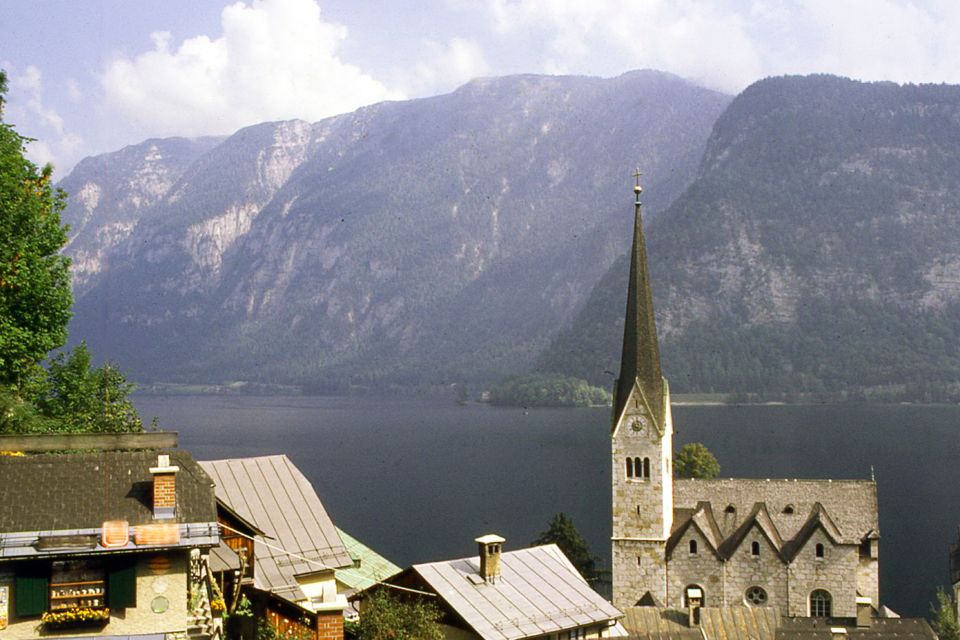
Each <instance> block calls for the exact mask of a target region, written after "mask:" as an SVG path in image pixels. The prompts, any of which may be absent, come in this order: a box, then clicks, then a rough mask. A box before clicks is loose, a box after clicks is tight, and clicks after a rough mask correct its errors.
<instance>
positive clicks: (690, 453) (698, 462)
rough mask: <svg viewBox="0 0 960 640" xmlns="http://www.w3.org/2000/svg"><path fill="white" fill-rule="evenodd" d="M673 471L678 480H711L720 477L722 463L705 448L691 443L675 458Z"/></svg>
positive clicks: (682, 448)
mask: <svg viewBox="0 0 960 640" xmlns="http://www.w3.org/2000/svg"><path fill="white" fill-rule="evenodd" d="M673 471H674V475H676V476H677V477H678V478H700V479H703V480H709V479H710V478H716V477H717V476H718V475H720V463H719V462H717V459H716V458H715V457H713V454H712V453H710V450H709V449H707V448H706V447H705V446H703V445H702V444H700V443H699V442H690V443H687V444H685V445H683V446H682V447H680V451H678V452H677V455H676V456H674V458H673Z"/></svg>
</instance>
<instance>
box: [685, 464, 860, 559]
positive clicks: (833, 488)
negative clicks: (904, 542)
mask: <svg viewBox="0 0 960 640" xmlns="http://www.w3.org/2000/svg"><path fill="white" fill-rule="evenodd" d="M702 501H707V502H710V503H711V504H712V505H713V511H714V516H715V517H716V521H717V524H718V526H719V527H720V531H721V533H722V536H723V537H724V538H727V537H730V536H731V535H733V534H734V533H735V532H736V531H737V529H739V527H740V525H741V524H742V517H743V516H741V515H740V514H747V513H750V512H751V510H752V508H753V507H754V506H755V505H756V503H758V502H763V503H764V504H765V505H766V507H767V510H768V511H767V515H768V516H769V517H770V519H771V520H772V522H773V523H774V524H775V525H776V529H777V531H778V532H779V533H780V537H781V538H782V539H784V540H791V539H793V538H795V537H797V535H798V534H799V533H800V530H801V528H802V527H803V526H804V525H805V524H806V520H807V519H808V518H807V517H806V516H807V514H809V513H812V511H813V509H814V506H815V505H816V504H817V503H819V504H820V505H821V508H822V509H823V510H825V511H826V512H827V513H829V514H830V518H831V521H832V522H833V523H834V525H835V527H836V530H837V531H839V533H840V537H839V540H840V542H841V543H842V544H860V542H861V541H862V540H863V539H864V537H865V536H867V535H868V534H870V533H871V531H872V532H873V535H877V533H878V532H879V519H878V516H877V485H876V483H875V482H873V481H872V480H792V479H791V480H776V479H772V480H759V479H714V480H695V479H688V478H678V479H676V480H674V483H673V504H674V507H675V508H676V509H692V508H694V507H695V506H696V505H697V504H698V503H699V502H702ZM727 505H733V506H734V507H735V513H732V514H727V513H725V511H724V509H725V508H726V506H727ZM786 505H791V506H793V513H789V514H788V513H784V507H785V506H786Z"/></svg>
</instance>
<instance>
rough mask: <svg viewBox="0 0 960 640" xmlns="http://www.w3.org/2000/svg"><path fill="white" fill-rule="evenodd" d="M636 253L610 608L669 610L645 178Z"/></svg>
mask: <svg viewBox="0 0 960 640" xmlns="http://www.w3.org/2000/svg"><path fill="white" fill-rule="evenodd" d="M634 175H635V177H636V180H637V182H636V185H635V186H634V193H635V194H636V199H635V202H634V221H633V246H632V249H631V253H630V281H629V283H628V289H627V311H626V321H625V323H624V329H623V352H622V355H621V357H620V376H619V377H618V378H617V381H616V382H615V383H614V389H613V419H612V431H611V444H612V446H611V459H612V460H611V462H612V466H613V473H612V482H613V536H612V544H613V555H612V560H613V604H614V606H616V607H619V608H621V609H622V608H624V607H629V606H633V605H635V604H637V602H638V601H639V600H640V599H641V598H643V597H644V596H645V595H647V594H648V593H649V596H651V597H652V598H653V599H654V600H655V601H657V602H659V603H661V604H666V602H667V576H666V542H667V538H668V537H669V536H670V527H671V526H672V524H673V468H672V467H673V423H672V419H671V415H670V390H669V388H668V386H667V381H666V380H665V379H664V378H663V374H662V373H661V371H660V349H659V347H658V345H657V327H656V322H655V320H654V315H653V298H652V295H651V292H650V276H649V273H648V268H647V249H646V245H645V243H644V238H643V219H642V215H641V208H642V207H641V203H640V194H641V193H642V191H643V189H642V188H641V187H640V171H639V169H638V170H637V172H636V173H635V174H634Z"/></svg>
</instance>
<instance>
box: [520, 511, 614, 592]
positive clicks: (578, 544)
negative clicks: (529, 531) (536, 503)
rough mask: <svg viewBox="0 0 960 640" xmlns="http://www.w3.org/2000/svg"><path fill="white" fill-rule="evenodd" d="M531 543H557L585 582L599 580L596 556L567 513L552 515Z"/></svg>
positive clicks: (594, 582)
mask: <svg viewBox="0 0 960 640" xmlns="http://www.w3.org/2000/svg"><path fill="white" fill-rule="evenodd" d="M532 544H535V545H542V544H555V545H557V546H558V547H560V550H561V551H563V554H564V555H565V556H567V559H568V560H569V561H570V563H571V564H573V566H574V567H576V569H577V571H579V572H580V575H582V576H583V578H584V579H585V580H586V581H587V582H589V583H590V584H596V583H597V582H598V581H599V579H600V573H599V571H598V570H597V557H596V556H595V555H593V554H592V553H591V552H590V547H589V546H587V541H586V540H584V538H583V536H582V535H580V532H579V531H577V528H576V527H575V526H574V524H573V520H572V519H571V518H570V516H568V515H567V514H565V513H563V512H560V513H558V514H556V515H555V516H553V519H552V520H550V526H548V527H547V530H546V531H544V532H542V533H541V534H540V535H539V536H538V537H537V539H536V540H534V541H533V543H532Z"/></svg>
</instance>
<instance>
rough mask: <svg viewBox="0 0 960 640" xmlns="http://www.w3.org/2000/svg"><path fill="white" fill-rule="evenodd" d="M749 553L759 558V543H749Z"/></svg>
mask: <svg viewBox="0 0 960 640" xmlns="http://www.w3.org/2000/svg"><path fill="white" fill-rule="evenodd" d="M750 553H751V554H753V555H755V556H759V555H760V543H759V542H757V541H756V540H754V541H753V542H751V543H750Z"/></svg>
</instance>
